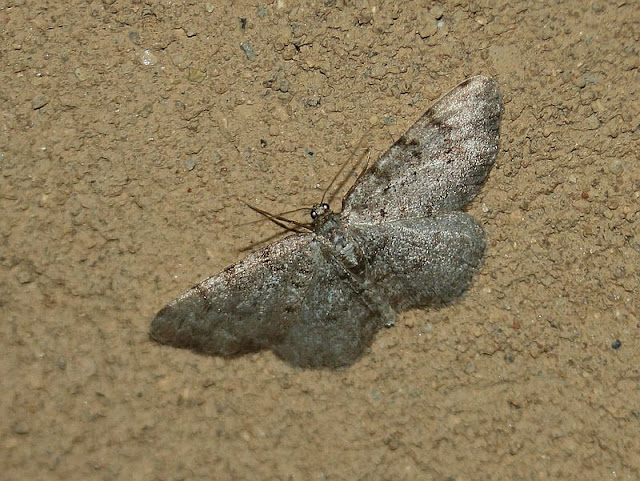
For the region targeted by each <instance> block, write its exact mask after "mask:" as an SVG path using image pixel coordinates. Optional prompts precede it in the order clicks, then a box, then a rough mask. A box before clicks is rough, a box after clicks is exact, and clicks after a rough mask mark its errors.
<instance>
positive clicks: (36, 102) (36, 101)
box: [31, 94, 49, 110]
mask: <svg viewBox="0 0 640 481" xmlns="http://www.w3.org/2000/svg"><path fill="white" fill-rule="evenodd" d="M48 103H49V101H48V100H47V98H46V97H45V96H44V95H42V94H40V95H37V96H36V97H34V98H33V99H32V100H31V108H32V109H33V110H38V109H41V108H42V107H44V106H45V105H47V104H48Z"/></svg>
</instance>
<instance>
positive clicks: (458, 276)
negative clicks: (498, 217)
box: [352, 212, 486, 312]
mask: <svg viewBox="0 0 640 481" xmlns="http://www.w3.org/2000/svg"><path fill="white" fill-rule="evenodd" d="M352 228H353V229H352V232H353V235H354V237H356V238H357V240H358V245H359V246H360V247H361V248H362V249H363V252H364V255H365V256H366V258H367V259H368V272H367V279H368V283H369V284H370V285H372V286H375V287H374V289H375V292H376V293H377V294H378V295H379V296H380V297H381V298H383V299H386V301H387V302H388V303H389V305H390V306H391V307H392V308H393V309H394V310H395V311H397V312H401V311H404V310H406V309H411V308H418V307H426V306H429V307H434V308H437V307H440V306H442V305H444V304H447V303H449V302H451V301H453V300H454V299H456V298H457V297H459V296H460V295H462V293H463V292H464V291H465V290H466V289H467V288H468V287H469V285H470V284H471V281H472V279H473V276H474V274H475V273H476V271H477V270H478V268H479V267H480V266H481V264H482V259H483V256H484V251H485V245H486V243H485V235H484V231H483V230H482V227H480V225H479V224H478V223H477V222H476V221H475V220H474V219H473V217H471V216H470V215H468V214H465V213H463V212H452V213H445V214H438V215H436V216H433V217H421V218H415V219H404V220H399V221H392V222H384V223H380V224H358V225H353V226H352Z"/></svg>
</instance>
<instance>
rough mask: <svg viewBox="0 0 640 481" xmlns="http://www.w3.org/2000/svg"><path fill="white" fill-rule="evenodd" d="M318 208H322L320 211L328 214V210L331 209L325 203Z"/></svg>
mask: <svg viewBox="0 0 640 481" xmlns="http://www.w3.org/2000/svg"><path fill="white" fill-rule="evenodd" d="M320 207H322V210H323V211H325V212H329V210H330V209H331V207H329V204H327V203H326V202H323V203H322V204H320Z"/></svg>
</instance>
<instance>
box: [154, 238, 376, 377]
mask: <svg viewBox="0 0 640 481" xmlns="http://www.w3.org/2000/svg"><path fill="white" fill-rule="evenodd" d="M361 290H362V288H361V286H359V285H358V284H357V283H355V282H354V279H353V278H352V276H351V275H350V274H349V273H348V272H347V271H345V269H344V267H343V266H342V265H341V264H339V263H338V262H337V261H336V260H335V259H334V257H333V256H332V254H331V249H330V248H329V246H328V245H326V241H325V240H324V239H322V238H319V237H318V236H316V235H314V234H310V235H298V236H290V237H287V238H285V239H283V240H281V241H279V242H276V243H274V244H272V245H270V246H268V247H267V248H265V249H264V250H262V251H260V252H257V253H255V254H253V255H251V256H249V257H247V258H246V259H245V260H243V261H241V262H239V263H238V264H235V265H234V266H231V267H229V268H227V269H226V270H224V271H223V272H221V273H220V274H218V275H216V276H213V277H211V278H209V279H207V280H205V281H203V282H202V283H200V284H198V285H196V286H195V287H193V288H192V289H190V290H189V291H187V292H186V293H185V294H183V295H182V296H180V297H179V298H177V299H176V300H174V301H173V302H172V303H170V304H168V305H167V306H166V307H165V308H164V309H162V310H161V311H160V312H159V313H158V315H157V316H156V318H155V319H154V320H153V322H152V324H151V331H150V335H151V337H152V338H153V339H155V340H156V341H158V342H161V343H164V344H168V345H171V346H174V347H181V348H188V349H191V350H194V351H197V352H201V353H204V354H211V355H219V356H227V357H228V356H235V355H240V354H244V353H247V352H252V351H257V350H260V349H265V348H270V349H272V350H273V351H274V352H275V353H276V354H277V355H279V356H280V357H282V358H283V359H285V360H287V361H288V362H290V363H291V364H293V365H297V366H313V367H316V366H326V367H338V366H342V365H347V364H351V363H353V362H354V361H355V360H356V359H357V358H358V357H359V355H360V354H361V353H362V351H363V350H364V349H365V348H366V347H367V346H368V345H369V344H370V343H371V339H372V337H373V335H374V334H375V332H376V331H377V330H378V328H379V327H380V326H381V325H382V324H383V323H384V320H383V319H382V318H381V314H380V310H379V306H377V305H375V304H373V303H371V302H370V301H368V300H367V296H363V295H362V292H361Z"/></svg>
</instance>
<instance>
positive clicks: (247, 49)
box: [240, 42, 256, 60]
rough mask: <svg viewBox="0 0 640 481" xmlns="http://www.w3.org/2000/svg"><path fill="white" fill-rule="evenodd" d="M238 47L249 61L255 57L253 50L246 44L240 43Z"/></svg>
mask: <svg viewBox="0 0 640 481" xmlns="http://www.w3.org/2000/svg"><path fill="white" fill-rule="evenodd" d="M240 46H241V47H242V50H244V53H245V55H246V56H247V58H248V59H249V60H253V59H254V58H255V57H256V52H255V50H253V47H252V46H251V45H250V44H249V43H248V42H240Z"/></svg>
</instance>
